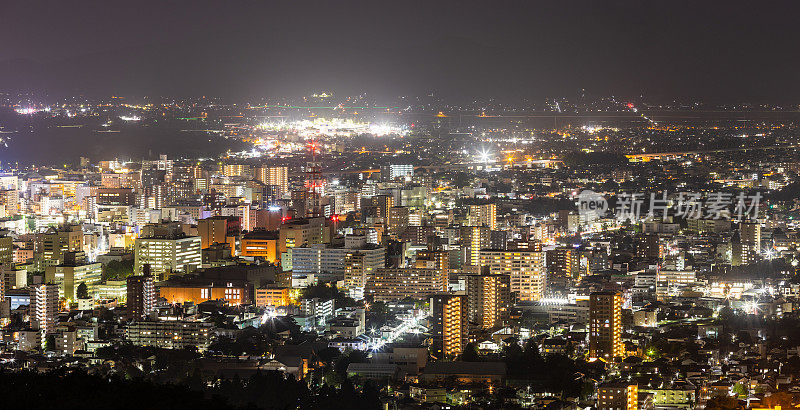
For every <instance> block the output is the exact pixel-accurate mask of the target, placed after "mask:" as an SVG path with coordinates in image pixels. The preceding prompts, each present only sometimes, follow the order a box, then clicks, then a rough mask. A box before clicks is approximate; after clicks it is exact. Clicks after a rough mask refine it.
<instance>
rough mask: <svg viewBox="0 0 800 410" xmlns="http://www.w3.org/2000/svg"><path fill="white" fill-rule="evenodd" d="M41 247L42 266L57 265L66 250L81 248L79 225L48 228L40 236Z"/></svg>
mask: <svg viewBox="0 0 800 410" xmlns="http://www.w3.org/2000/svg"><path fill="white" fill-rule="evenodd" d="M41 247H42V248H41V254H42V266H43V267H44V266H51V265H58V264H59V263H62V262H64V254H65V253H66V252H77V251H80V250H82V249H83V231H82V230H81V227H80V225H70V226H66V227H64V228H58V229H56V228H50V229H48V230H47V231H46V232H45V233H44V234H42V236H41Z"/></svg>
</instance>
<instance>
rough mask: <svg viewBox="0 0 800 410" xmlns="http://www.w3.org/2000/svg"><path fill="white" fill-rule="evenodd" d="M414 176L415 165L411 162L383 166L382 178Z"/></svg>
mask: <svg viewBox="0 0 800 410" xmlns="http://www.w3.org/2000/svg"><path fill="white" fill-rule="evenodd" d="M412 176H414V166H413V165H411V164H390V165H384V166H382V167H381V179H383V180H384V181H393V180H395V179H396V178H405V177H412Z"/></svg>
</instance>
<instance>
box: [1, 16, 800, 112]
mask: <svg viewBox="0 0 800 410" xmlns="http://www.w3.org/2000/svg"><path fill="white" fill-rule="evenodd" d="M564 3H566V4H564ZM798 11H800V7H799V6H798V4H797V3H796V2H788V1H787V2H761V1H741V2H740V1H719V2H699V1H686V2H679V1H658V2H654V1H630V2H616V1H612V2H606V1H591V2H586V1H580V2H576V1H563V2H562V1H557V2H556V1H553V2H538V1H525V2H522V1H520V2H506V1H499V2H498V1H488V0H486V1H482V2H472V1H467V2H464V1H453V2H451V1H393V2H385V1H364V2H351V1H326V2H321V1H320V2H317V1H313V2H311V1H287V2H271V1H248V2H239V1H216V2H210V1H169V2H167V1H125V2H115V1H110V2H28V1H25V2H9V1H6V2H2V3H1V4H0V36H2V38H3V40H2V42H0V89H3V90H14V91H16V90H36V91H38V92H44V93H47V94H49V95H53V96H61V95H69V94H87V95H92V96H107V95H110V94H124V95H171V96H200V95H216V96H222V97H229V98H234V99H252V98H260V97H270V96H276V95H287V96H293V95H302V94H307V93H309V92H313V91H320V90H330V91H334V92H337V93H361V92H367V93H369V94H370V95H374V96H377V97H389V96H396V95H418V94H427V93H429V92H436V93H438V94H440V95H442V96H445V97H449V98H452V99H453V100H457V99H461V100H466V99H469V98H472V97H481V98H484V97H495V98H498V99H506V100H515V99H520V98H531V99H535V98H544V97H555V96H565V97H571V96H575V95H577V94H578V93H579V92H580V90H581V89H586V91H587V92H588V93H591V94H594V95H612V94H613V95H618V96H624V97H633V96H638V95H640V94H644V95H645V96H646V97H648V98H651V99H662V100H665V101H668V100H670V99H672V98H680V99H683V100H686V99H692V98H699V99H703V100H706V101H709V102H712V101H713V102H731V103H732V102H742V101H752V102H780V103H786V102H788V103H798V102H800V98H798V97H800V70H798V63H800V52H798V49H799V48H800V47H798V45H800V23H798Z"/></svg>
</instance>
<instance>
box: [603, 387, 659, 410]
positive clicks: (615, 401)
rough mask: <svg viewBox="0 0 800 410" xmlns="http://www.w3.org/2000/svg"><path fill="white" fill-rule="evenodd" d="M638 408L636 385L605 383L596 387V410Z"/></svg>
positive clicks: (631, 409)
mask: <svg viewBox="0 0 800 410" xmlns="http://www.w3.org/2000/svg"><path fill="white" fill-rule="evenodd" d="M651 404H652V403H651ZM638 408H639V386H638V385H637V384H631V383H628V382H606V383H602V384H600V385H599V386H597V409H598V410H637V409H638Z"/></svg>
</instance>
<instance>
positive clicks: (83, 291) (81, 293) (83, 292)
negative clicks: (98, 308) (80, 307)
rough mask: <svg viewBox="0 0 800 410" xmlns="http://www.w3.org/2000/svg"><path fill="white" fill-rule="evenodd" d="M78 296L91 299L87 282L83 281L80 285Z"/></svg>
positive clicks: (77, 291)
mask: <svg viewBox="0 0 800 410" xmlns="http://www.w3.org/2000/svg"><path fill="white" fill-rule="evenodd" d="M75 294H76V296H77V297H78V299H89V287H88V286H86V283H84V282H81V283H80V285H78V289H77V290H76V291H75Z"/></svg>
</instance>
